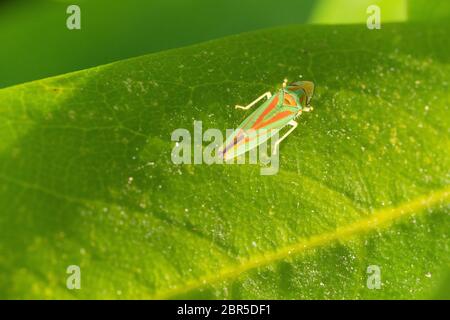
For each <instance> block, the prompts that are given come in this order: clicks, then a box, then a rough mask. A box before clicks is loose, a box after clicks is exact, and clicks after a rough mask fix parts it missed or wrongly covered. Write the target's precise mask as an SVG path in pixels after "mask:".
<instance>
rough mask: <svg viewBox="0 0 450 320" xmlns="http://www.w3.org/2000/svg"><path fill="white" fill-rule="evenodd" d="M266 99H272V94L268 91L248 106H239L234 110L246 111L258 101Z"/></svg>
mask: <svg viewBox="0 0 450 320" xmlns="http://www.w3.org/2000/svg"><path fill="white" fill-rule="evenodd" d="M264 97H266V99H270V98H271V97H272V94H271V93H270V91H267V92H266V93H264V94H262V95H261V96H259V97H258V98H256V99H255V100H254V101H252V102H250V103H249V104H248V105H246V106H245V107H244V106H240V105H236V107H235V108H236V109H243V110H247V109H250V108H251V107H253V106H254V105H255V104H256V103H257V102H258V101H259V100H261V99H262V98H264Z"/></svg>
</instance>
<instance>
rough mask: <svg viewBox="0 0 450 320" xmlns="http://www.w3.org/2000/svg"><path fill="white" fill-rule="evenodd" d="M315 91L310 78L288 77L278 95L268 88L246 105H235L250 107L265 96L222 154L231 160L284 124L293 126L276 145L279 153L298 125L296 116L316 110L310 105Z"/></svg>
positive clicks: (228, 139)
mask: <svg viewBox="0 0 450 320" xmlns="http://www.w3.org/2000/svg"><path fill="white" fill-rule="evenodd" d="M313 93H314V83H312V82H311V81H297V82H293V83H290V84H288V83H287V80H286V79H285V80H284V81H283V85H282V88H281V89H280V90H278V91H277V92H276V93H275V94H272V93H271V92H270V91H268V92H266V93H264V94H262V95H261V96H259V97H258V98H256V99H255V100H254V101H252V102H250V103H249V104H248V105H246V106H241V105H236V109H243V110H248V109H250V108H252V107H253V106H255V105H257V104H258V102H260V101H261V100H263V99H266V101H264V102H263V103H262V104H261V105H260V106H259V107H258V108H257V109H256V110H255V111H254V112H252V113H251V114H250V115H249V116H248V117H247V118H246V119H245V120H244V121H243V122H242V123H241V124H240V125H239V127H238V128H237V129H236V130H235V131H234V132H233V133H232V134H231V135H230V136H229V137H228V138H227V139H226V141H225V143H224V144H223V146H222V147H221V148H220V149H219V152H220V154H221V155H222V156H223V158H224V159H225V160H229V159H232V158H234V157H237V156H239V155H241V154H244V153H245V152H247V151H249V150H252V149H254V148H256V147H257V146H259V145H260V144H262V143H264V142H266V141H267V140H268V139H270V138H271V137H272V136H273V135H275V134H276V133H278V132H279V131H280V130H282V129H283V128H284V127H286V126H290V128H289V130H288V131H287V132H286V133H285V134H284V135H283V136H282V137H281V138H279V139H278V140H277V141H276V142H275V143H274V144H273V149H272V153H273V154H276V152H277V150H278V146H279V144H280V142H281V141H283V140H284V139H285V138H286V137H287V136H288V135H289V134H291V133H292V131H294V130H295V128H296V127H297V125H298V124H297V121H295V119H296V118H297V117H298V116H300V115H301V114H302V112H309V111H311V110H312V109H313V108H312V107H311V106H310V102H311V98H312V96H313Z"/></svg>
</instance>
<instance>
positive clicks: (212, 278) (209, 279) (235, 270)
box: [151, 186, 450, 299]
mask: <svg viewBox="0 0 450 320" xmlns="http://www.w3.org/2000/svg"><path fill="white" fill-rule="evenodd" d="M448 200H450V186H448V187H446V188H444V189H441V190H436V191H434V192H432V193H429V194H428V195H425V196H420V197H417V198H415V199H413V200H411V201H408V202H405V203H402V204H400V205H399V206H396V207H393V208H386V209H382V210H378V211H374V212H373V213H371V214H370V216H369V217H367V218H364V219H362V220H359V221H357V222H353V223H351V224H349V225H347V226H343V227H339V228H337V229H335V230H333V231H332V232H328V233H324V234H319V235H315V236H312V237H310V238H309V239H301V240H300V241H298V242H296V243H294V244H292V245H289V246H286V247H283V248H281V249H279V250H276V251H274V252H271V253H267V254H263V255H258V256H254V257H252V258H250V259H247V260H245V261H243V262H242V263H241V264H239V265H235V266H233V267H229V268H224V269H222V270H220V271H219V272H215V273H214V274H212V275H207V276H204V277H200V278H197V279H194V280H192V281H189V282H186V283H185V284H183V286H179V287H175V288H173V289H170V290H164V291H161V292H159V293H156V294H155V295H153V296H152V297H151V298H152V299H170V298H171V297H174V296H177V295H180V294H183V293H187V292H189V291H192V290H195V289H197V288H201V287H203V286H206V285H210V284H212V283H216V282H220V281H225V280H229V279H233V278H237V277H238V276H239V275H241V274H242V273H244V272H247V271H250V270H253V269H256V268H260V267H264V266H267V265H270V264H272V263H274V262H277V261H280V260H283V259H285V258H287V257H289V256H293V255H295V254H299V253H302V252H305V251H307V250H309V249H313V248H317V247H324V246H327V245H329V244H331V243H333V242H335V241H346V240H348V239H350V238H352V237H355V236H357V235H361V234H366V233H369V232H371V231H373V230H376V229H377V228H382V227H387V226H389V225H390V223H392V222H394V221H395V220H398V219H400V218H406V217H409V216H412V215H413V214H415V213H421V212H424V211H425V210H424V209H426V208H431V207H433V206H436V205H437V204H439V203H443V202H446V201H448Z"/></svg>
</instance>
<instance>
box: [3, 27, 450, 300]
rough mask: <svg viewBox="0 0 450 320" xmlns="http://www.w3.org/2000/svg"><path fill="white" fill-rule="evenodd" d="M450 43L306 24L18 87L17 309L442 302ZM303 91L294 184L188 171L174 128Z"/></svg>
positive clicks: (288, 146) (13, 99)
mask: <svg viewBox="0 0 450 320" xmlns="http://www.w3.org/2000/svg"><path fill="white" fill-rule="evenodd" d="M449 29H450V28H449V25H447V24H441V25H440V26H439V27H437V26H434V27H427V26H426V25H419V24H418V25H400V24H394V25H387V24H386V25H383V27H382V29H381V30H368V29H367V28H366V27H365V26H358V25H354V26H293V27H288V28H279V29H271V30H265V31H259V32H254V33H247V34H242V35H238V36H233V37H229V38H224V39H220V40H217V41H212V42H208V43H204V44H200V45H195V46H192V47H187V48H182V49H176V50H171V51H167V52H162V53H157V54H152V55H147V56H143V57H139V58H135V59H131V60H125V61H121V62H117V63H114V64H110V65H105V66H100V67H97V68H93V69H89V70H85V71H81V72H76V73H72V74H67V75H63V76H59V77H55V78H49V79H45V80H41V81H36V82H31V83H27V84H23V85H19V86H15V87H11V88H6V89H2V90H0V117H1V124H2V125H1V126H0V136H1V140H0V141H1V142H0V152H1V153H0V181H1V184H0V209H1V215H0V230H1V233H0V270H1V272H0V297H1V298H181V297H188V298H237V299H240V298H275V299H278V298H280V299H281V298H282V299H302V298H326V299H340V298H364V299H365V298H427V297H433V296H435V295H438V296H439V297H442V288H445V287H446V286H445V285H443V284H442V283H444V282H445V281H446V280H445V279H446V274H447V271H448V266H449V256H450V255H449V238H448V235H449V230H450V221H449V219H448V218H449V217H448V212H449V211H448V203H449V198H450V187H449V167H450V163H449V161H450V160H449V159H450V154H449V150H450V143H449V138H448V128H449V117H448V114H449V110H448V103H449V88H448V85H449V75H450V66H449V55H448V47H449V40H448V32H449V31H450V30H449ZM285 77H286V78H288V79H289V80H298V79H299V78H302V79H305V80H313V81H314V82H315V84H316V92H315V96H314V98H313V101H312V102H313V106H314V111H313V112H311V113H307V114H303V115H302V116H301V117H300V118H299V119H298V120H299V126H298V128H297V129H296V130H295V131H294V132H293V133H292V134H291V135H290V136H289V137H288V138H287V139H286V140H284V141H283V143H282V144H281V148H280V170H279V172H278V174H276V175H272V176H261V175H260V167H259V166H258V165H250V164H245V165H211V166H208V165H205V164H203V165H174V164H173V163H172V162H171V157H170V154H171V150H172V148H173V147H174V142H172V141H171V139H170V137H171V133H172V132H173V130H175V129H176V128H187V129H188V130H190V131H191V132H192V130H193V121H194V120H202V121H203V128H204V130H206V129H207V128H220V129H222V130H224V129H225V128H234V127H235V126H237V125H238V124H239V122H240V121H241V120H242V118H243V117H245V116H246V115H247V114H248V112H250V111H248V112H244V111H241V110H235V109H234V107H233V106H234V105H235V104H237V103H239V104H244V103H247V102H249V101H252V100H253V99H255V98H256V97H257V96H259V95H261V94H262V93H263V92H265V91H268V90H270V91H274V90H276V89H277V88H279V87H280V85H281V82H282V80H283V79H284V78H285ZM69 265H78V266H80V268H81V289H80V290H69V289H67V288H66V278H67V276H68V275H67V274H66V269H67V267H68V266H69ZM371 265H376V266H378V267H379V268H380V269H381V289H368V288H367V285H366V284H367V279H368V277H369V276H370V275H369V274H368V273H367V268H368V267H369V266H371ZM447 297H448V295H447Z"/></svg>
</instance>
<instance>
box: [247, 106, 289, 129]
mask: <svg viewBox="0 0 450 320" xmlns="http://www.w3.org/2000/svg"><path fill="white" fill-rule="evenodd" d="M293 113H294V112H291V111H283V112H280V113H277V114H276V115H275V116H273V117H272V118H270V119H269V120H267V121H264V122H260V123H258V125H256V124H255V125H253V127H252V129H255V130H258V129H261V128H263V127H265V126H267V125H269V124H271V123H274V122H276V121H278V120H281V119H283V118H286V117H288V116H290V115H291V114H293Z"/></svg>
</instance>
